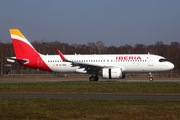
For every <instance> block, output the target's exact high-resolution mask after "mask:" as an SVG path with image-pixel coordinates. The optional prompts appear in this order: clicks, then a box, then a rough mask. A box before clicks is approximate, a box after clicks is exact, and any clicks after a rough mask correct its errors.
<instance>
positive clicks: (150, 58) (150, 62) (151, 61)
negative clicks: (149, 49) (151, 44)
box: [148, 55, 154, 66]
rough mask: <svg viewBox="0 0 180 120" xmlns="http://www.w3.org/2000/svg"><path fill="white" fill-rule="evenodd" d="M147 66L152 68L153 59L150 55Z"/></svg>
mask: <svg viewBox="0 0 180 120" xmlns="http://www.w3.org/2000/svg"><path fill="white" fill-rule="evenodd" d="M148 66H154V59H153V56H152V55H149V57H148Z"/></svg>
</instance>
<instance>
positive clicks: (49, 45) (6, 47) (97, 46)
mask: <svg viewBox="0 0 180 120" xmlns="http://www.w3.org/2000/svg"><path fill="white" fill-rule="evenodd" d="M31 44H32V45H33V46H34V48H35V49H36V50H37V51H38V52H40V53H41V54H57V53H56V49H60V50H61V51H62V53H63V54H75V53H76V54H148V53H150V54H157V55H161V56H163V57H165V58H166V59H167V60H169V61H171V62H172V63H173V64H174V65H175V68H174V69H173V70H172V73H174V74H179V72H180V62H179V61H180V43H179V42H171V43H170V44H164V43H163V42H162V41H158V42H156V43H155V44H152V45H144V44H135V45H134V46H132V45H128V44H126V45H120V46H113V45H111V46H105V45H104V43H103V42H102V41H98V42H96V43H95V42H89V43H87V44H71V45H70V44H68V43H61V42H59V41H54V42H39V41H34V42H32V43H31ZM11 56H15V55H14V50H13V46H12V43H2V42H0V66H1V68H0V73H1V74H3V73H4V70H5V69H6V67H5V65H7V64H9V63H7V61H6V59H5V58H6V57H11ZM12 70H13V71H14V73H22V71H24V70H25V71H28V73H37V72H39V71H35V70H33V69H30V68H25V67H22V66H20V65H16V64H12Z"/></svg>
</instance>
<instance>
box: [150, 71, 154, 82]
mask: <svg viewBox="0 0 180 120" xmlns="http://www.w3.org/2000/svg"><path fill="white" fill-rule="evenodd" d="M149 75H150V77H149V81H153V76H152V73H151V72H150V73H149Z"/></svg>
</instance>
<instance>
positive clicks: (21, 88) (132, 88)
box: [0, 82, 180, 94]
mask: <svg viewBox="0 0 180 120" xmlns="http://www.w3.org/2000/svg"><path fill="white" fill-rule="evenodd" d="M0 93H59V94H60V93H66V94H73V93H79V94H81V93H82V94H83V93H86V94H87V93H125V94H128V93H130V94H179V93H180V83H168V82H167V83H159V82H148V83H141V82H139V83H134V82H132V83H127V82H120V83H119V82H54V83H49V82H45V83H40V82H39V83H1V84H0Z"/></svg>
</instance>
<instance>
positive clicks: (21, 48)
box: [10, 29, 38, 58]
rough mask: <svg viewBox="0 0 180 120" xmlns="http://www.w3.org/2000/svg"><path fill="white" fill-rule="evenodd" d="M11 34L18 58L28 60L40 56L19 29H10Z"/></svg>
mask: <svg viewBox="0 0 180 120" xmlns="http://www.w3.org/2000/svg"><path fill="white" fill-rule="evenodd" d="M10 34H11V39H12V43H13V47H14V52H15V55H16V58H27V57H30V56H37V55H38V52H37V51H36V50H35V49H34V47H33V46H32V45H31V44H30V43H29V41H28V40H27V39H26V38H25V37H24V36H23V34H22V33H21V32H20V31H19V30H18V29H10Z"/></svg>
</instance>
